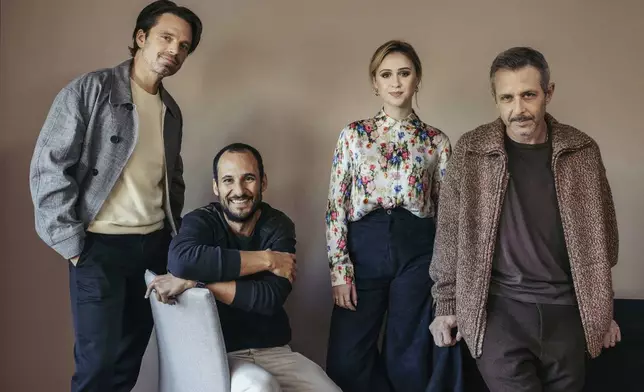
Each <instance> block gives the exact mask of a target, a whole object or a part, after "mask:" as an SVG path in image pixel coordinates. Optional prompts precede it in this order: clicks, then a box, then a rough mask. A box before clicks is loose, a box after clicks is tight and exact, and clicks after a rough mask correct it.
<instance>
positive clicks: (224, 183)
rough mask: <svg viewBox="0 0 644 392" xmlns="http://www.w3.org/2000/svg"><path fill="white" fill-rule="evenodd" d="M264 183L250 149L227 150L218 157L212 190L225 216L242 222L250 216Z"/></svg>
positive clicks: (260, 196) (251, 216)
mask: <svg viewBox="0 0 644 392" xmlns="http://www.w3.org/2000/svg"><path fill="white" fill-rule="evenodd" d="M266 187H267V181H266V176H265V175H264V178H261V177H260V173H259V167H258V163H257V160H256V159H255V157H254V156H253V154H252V153H251V152H250V151H241V152H230V151H227V152H225V153H224V154H223V155H222V156H221V158H220V159H219V163H218V164H217V179H216V180H215V181H214V183H213V191H214V192H215V195H217V196H218V197H219V201H220V203H221V206H222V208H223V211H224V214H225V215H226V218H228V219H229V220H231V221H233V222H246V221H248V220H250V219H252V218H253V217H254V215H255V213H256V212H257V210H258V209H259V204H260V202H261V201H262V192H264V191H265V190H266Z"/></svg>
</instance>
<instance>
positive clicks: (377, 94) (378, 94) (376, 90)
mask: <svg viewBox="0 0 644 392" xmlns="http://www.w3.org/2000/svg"><path fill="white" fill-rule="evenodd" d="M373 93H374V94H376V97H378V96H380V93H379V92H378V89H375V90H373Z"/></svg>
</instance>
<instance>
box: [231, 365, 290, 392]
mask: <svg viewBox="0 0 644 392" xmlns="http://www.w3.org/2000/svg"><path fill="white" fill-rule="evenodd" d="M230 390H231V392H280V391H281V389H280V385H279V383H278V382H277V380H276V379H275V377H274V376H273V375H272V374H271V373H269V372H268V371H266V370H265V369H264V368H262V367H260V366H257V365H255V364H254V363H250V362H246V361H242V360H230Z"/></svg>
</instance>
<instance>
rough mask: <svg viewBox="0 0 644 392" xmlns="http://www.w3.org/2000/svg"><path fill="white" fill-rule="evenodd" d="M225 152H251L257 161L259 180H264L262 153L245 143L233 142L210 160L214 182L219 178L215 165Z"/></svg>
mask: <svg viewBox="0 0 644 392" xmlns="http://www.w3.org/2000/svg"><path fill="white" fill-rule="evenodd" d="M227 152H250V153H251V154H253V156H254V157H255V160H256V161H257V167H258V168H259V181H260V182H262V181H264V160H263V159H262V155H261V154H260V153H259V151H257V149H255V148H254V147H252V146H249V145H248V144H245V143H233V144H229V145H227V146H226V147H224V148H222V149H221V150H219V152H218V153H217V155H215V159H213V160H212V175H213V178H214V179H215V182H219V181H218V180H219V179H218V178H217V167H218V166H219V159H221V156H222V155H224V153H227Z"/></svg>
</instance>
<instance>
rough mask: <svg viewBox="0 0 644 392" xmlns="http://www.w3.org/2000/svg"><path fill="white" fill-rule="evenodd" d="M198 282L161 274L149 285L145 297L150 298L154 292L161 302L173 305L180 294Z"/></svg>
mask: <svg viewBox="0 0 644 392" xmlns="http://www.w3.org/2000/svg"><path fill="white" fill-rule="evenodd" d="M196 284H197V282H194V281H192V280H185V279H181V278H177V277H176V276H173V275H172V274H165V275H159V276H157V277H155V278H154V280H153V281H152V282H150V284H149V285H148V289H147V291H146V292H145V298H150V294H152V292H154V294H155V295H156V297H157V300H158V301H159V302H162V303H164V304H170V305H173V304H175V303H176V297H177V296H178V295H179V294H181V293H183V292H184V291H186V290H188V289H191V288H193V287H195V285H196Z"/></svg>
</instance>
